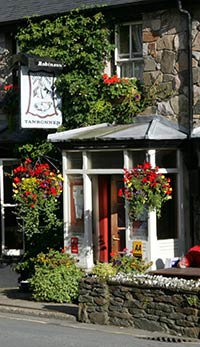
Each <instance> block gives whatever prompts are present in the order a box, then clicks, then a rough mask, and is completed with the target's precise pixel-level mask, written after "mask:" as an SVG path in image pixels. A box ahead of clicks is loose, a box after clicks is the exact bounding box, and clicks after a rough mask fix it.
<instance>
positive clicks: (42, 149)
mask: <svg viewBox="0 0 200 347" xmlns="http://www.w3.org/2000/svg"><path fill="white" fill-rule="evenodd" d="M42 137H43V136H42ZM17 151H18V153H19V155H20V158H21V159H22V160H25V159H26V158H30V159H32V160H33V161H37V160H38V159H39V158H42V157H49V156H50V155H51V156H52V157H53V156H55V157H58V151H57V149H56V148H55V146H54V145H53V144H52V143H51V142H47V141H46V133H45V139H44V140H43V139H42V138H41V136H40V138H36V139H34V142H32V143H26V144H23V145H19V146H18V148H17ZM60 162H61V159H60Z"/></svg>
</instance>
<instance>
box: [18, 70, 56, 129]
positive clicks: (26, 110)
mask: <svg viewBox="0 0 200 347" xmlns="http://www.w3.org/2000/svg"><path fill="white" fill-rule="evenodd" d="M55 82H56V75H55V74H54V73H53V72H46V71H31V70H29V69H28V67H27V66H23V65H22V66H21V69H20V91H21V92H20V107H21V127H22V128H40V129H56V128H58V127H59V126H61V125H62V113H61V110H60V107H61V99H60V98H59V96H58V94H57V93H56V87H55Z"/></svg>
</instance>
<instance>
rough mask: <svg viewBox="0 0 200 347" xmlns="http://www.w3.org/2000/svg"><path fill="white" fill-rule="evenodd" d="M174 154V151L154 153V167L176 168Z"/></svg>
mask: <svg viewBox="0 0 200 347" xmlns="http://www.w3.org/2000/svg"><path fill="white" fill-rule="evenodd" d="M176 153H177V152H176V151H175V150H166V151H165V150H159V151H156V165H158V166H159V167H160V168H176V167H177V162H176Z"/></svg>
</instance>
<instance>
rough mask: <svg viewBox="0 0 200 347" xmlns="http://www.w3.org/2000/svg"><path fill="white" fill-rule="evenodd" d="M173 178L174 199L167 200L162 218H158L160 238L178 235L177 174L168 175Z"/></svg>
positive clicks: (158, 235) (171, 237)
mask: <svg viewBox="0 0 200 347" xmlns="http://www.w3.org/2000/svg"><path fill="white" fill-rule="evenodd" d="M166 177H169V178H170V179H171V186H172V189H173V192H172V199H171V200H169V201H167V202H165V203H164V205H163V207H162V211H161V218H159V219H158V220H157V237H158V240H163V239H175V238H177V237H178V233H177V230H178V225H177V224H178V223H177V176H176V175H175V174H174V175H173V174H171V175H166Z"/></svg>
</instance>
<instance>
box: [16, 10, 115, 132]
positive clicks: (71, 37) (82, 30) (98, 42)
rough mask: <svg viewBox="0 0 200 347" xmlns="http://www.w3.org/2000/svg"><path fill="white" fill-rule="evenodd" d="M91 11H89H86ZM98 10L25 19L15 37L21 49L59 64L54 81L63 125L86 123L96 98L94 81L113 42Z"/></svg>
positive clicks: (100, 73) (96, 81)
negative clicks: (93, 13)
mask: <svg viewBox="0 0 200 347" xmlns="http://www.w3.org/2000/svg"><path fill="white" fill-rule="evenodd" d="M90 14H91V13H90ZM110 35H111V31H110V29H109V25H108V23H106V21H105V19H104V16H103V15H102V13H96V14H95V15H90V16H87V15H86V14H84V12H80V11H78V10H76V11H73V12H72V13H70V14H69V15H66V16H61V17H59V18H56V19H55V20H48V19H45V20H43V21H40V22H38V19H37V18H35V19H32V20H30V19H28V22H27V25H26V26H25V27H24V28H21V29H20V30H19V33H18V35H17V39H18V42H19V47H20V50H21V52H25V53H27V52H29V53H32V54H36V55H39V56H41V57H50V58H53V59H56V60H57V61H59V62H61V63H63V65H64V71H63V73H62V74H61V75H60V76H59V78H58V80H57V88H58V91H59V92H60V95H61V96H62V101H63V103H62V113H63V116H64V117H63V118H64V124H65V126H66V127H67V128H74V127H79V126H81V125H86V124H89V123H90V121H91V117H89V118H88V116H87V115H88V113H89V111H90V108H91V105H90V104H91V103H92V102H93V101H96V100H97V99H98V90H97V89H98V83H99V79H100V78H101V75H102V73H103V71H104V67H105V63H106V61H109V60H110V55H111V51H112V49H113V45H111V44H110Z"/></svg>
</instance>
